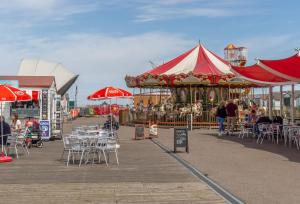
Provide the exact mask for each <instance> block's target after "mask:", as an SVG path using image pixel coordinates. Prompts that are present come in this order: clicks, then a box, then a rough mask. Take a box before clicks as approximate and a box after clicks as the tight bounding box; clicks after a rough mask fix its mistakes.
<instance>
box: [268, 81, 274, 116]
mask: <svg viewBox="0 0 300 204" xmlns="http://www.w3.org/2000/svg"><path fill="white" fill-rule="evenodd" d="M272 107H273V92H272V86H270V87H269V107H268V111H269V118H270V119H272Z"/></svg>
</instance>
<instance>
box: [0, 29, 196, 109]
mask: <svg viewBox="0 0 300 204" xmlns="http://www.w3.org/2000/svg"><path fill="white" fill-rule="evenodd" d="M0 43H1V47H0V56H1V58H2V60H1V67H0V74H1V75H8V74H16V73H17V69H18V67H19V63H20V60H21V58H42V59H45V60H50V61H55V62H61V63H62V64H64V65H65V66H66V67H68V68H69V69H71V70H72V71H73V72H74V73H77V74H80V77H79V81H78V85H79V97H80V99H81V103H82V104H83V103H85V102H86V100H85V97H86V96H87V95H88V94H89V93H91V92H92V91H94V90H96V89H97V88H100V87H103V86H106V85H116V86H121V87H125V81H124V77H125V75H126V74H130V75H137V74H140V73H143V72H145V71H147V70H149V69H151V65H150V63H149V60H151V61H153V62H154V63H156V64H160V63H162V62H163V61H166V60H169V59H170V58H172V57H174V56H176V55H178V54H181V52H183V51H185V50H186V49H188V48H190V47H191V46H194V43H193V42H191V41H189V40H187V39H186V37H185V36H180V35H176V34H170V33H156V32H154V33H145V34H140V35H132V36H109V35H102V34H84V33H83V34H71V35H68V36H65V37H61V38H58V39H51V38H31V37H25V38H23V39H21V38H19V39H18V38H17V40H13V39H11V40H10V41H6V42H4V41H2V42H1V41H0ZM2 68H3V69H2ZM13 68H14V69H13Z"/></svg>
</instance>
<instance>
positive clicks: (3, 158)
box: [0, 152, 12, 163]
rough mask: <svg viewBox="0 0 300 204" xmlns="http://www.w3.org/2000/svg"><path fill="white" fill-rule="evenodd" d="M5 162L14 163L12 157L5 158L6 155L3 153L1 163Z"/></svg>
mask: <svg viewBox="0 0 300 204" xmlns="http://www.w3.org/2000/svg"><path fill="white" fill-rule="evenodd" d="M4 162H12V157H9V156H5V155H4V153H3V152H2V153H1V156H0V163H4Z"/></svg>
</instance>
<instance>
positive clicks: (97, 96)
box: [88, 86, 133, 100]
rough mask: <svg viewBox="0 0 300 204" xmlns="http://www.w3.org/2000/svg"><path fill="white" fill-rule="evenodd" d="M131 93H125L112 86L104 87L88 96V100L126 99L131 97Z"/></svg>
mask: <svg viewBox="0 0 300 204" xmlns="http://www.w3.org/2000/svg"><path fill="white" fill-rule="evenodd" d="M132 96H133V95H132V93H130V92H128V91H125V90H123V89H120V88H115V87H112V86H109V87H105V88H103V89H100V90H98V91H96V92H94V93H93V94H91V95H89V96H88V99H89V100H105V99H111V98H127V97H132Z"/></svg>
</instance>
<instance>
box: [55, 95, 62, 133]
mask: <svg viewBox="0 0 300 204" xmlns="http://www.w3.org/2000/svg"><path fill="white" fill-rule="evenodd" d="M55 115H56V118H55V120H56V130H60V129H61V125H60V124H61V106H60V100H57V101H56V113H55Z"/></svg>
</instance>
